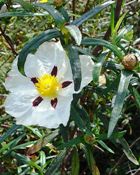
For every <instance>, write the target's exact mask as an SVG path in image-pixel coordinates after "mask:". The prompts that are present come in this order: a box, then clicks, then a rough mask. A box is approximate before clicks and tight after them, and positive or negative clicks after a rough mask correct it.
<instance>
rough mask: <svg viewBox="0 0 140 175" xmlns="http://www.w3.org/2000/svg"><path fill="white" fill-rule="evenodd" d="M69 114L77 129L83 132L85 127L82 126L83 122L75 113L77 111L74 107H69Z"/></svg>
mask: <svg viewBox="0 0 140 175" xmlns="http://www.w3.org/2000/svg"><path fill="white" fill-rule="evenodd" d="M70 114H71V118H72V119H73V120H74V122H75V123H76V125H77V126H78V127H79V129H80V130H82V131H84V130H85V126H84V123H83V120H82V119H81V117H80V114H79V113H78V112H77V110H76V108H75V107H74V105H72V106H71V112H70Z"/></svg>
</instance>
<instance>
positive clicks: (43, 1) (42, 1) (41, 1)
mask: <svg viewBox="0 0 140 175" xmlns="http://www.w3.org/2000/svg"><path fill="white" fill-rule="evenodd" d="M39 2H40V3H45V2H48V0H39Z"/></svg>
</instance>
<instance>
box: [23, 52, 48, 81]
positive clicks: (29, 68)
mask: <svg viewBox="0 0 140 175" xmlns="http://www.w3.org/2000/svg"><path fill="white" fill-rule="evenodd" d="M24 70H25V74H26V76H27V77H30V78H32V77H40V76H42V75H43V74H45V73H46V70H45V67H44V65H43V63H42V62H41V61H40V60H39V59H38V57H37V56H36V55H33V54H29V55H28V56H27V58H26V62H25V66H24Z"/></svg>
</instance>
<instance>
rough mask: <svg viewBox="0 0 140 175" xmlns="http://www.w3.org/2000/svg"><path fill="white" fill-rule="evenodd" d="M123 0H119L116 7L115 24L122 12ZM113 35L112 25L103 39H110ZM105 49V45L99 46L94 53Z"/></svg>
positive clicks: (96, 53)
mask: <svg viewBox="0 0 140 175" xmlns="http://www.w3.org/2000/svg"><path fill="white" fill-rule="evenodd" d="M122 3H123V0H117V4H116V8H115V24H116V23H117V21H118V19H119V16H120V12H121V6H122ZM110 36H111V27H110V26H109V28H108V30H107V32H106V33H105V35H104V37H103V39H104V40H109V38H110ZM102 50H103V46H97V47H96V48H95V49H94V50H93V55H94V56H97V55H98V54H100V53H101V52H102Z"/></svg>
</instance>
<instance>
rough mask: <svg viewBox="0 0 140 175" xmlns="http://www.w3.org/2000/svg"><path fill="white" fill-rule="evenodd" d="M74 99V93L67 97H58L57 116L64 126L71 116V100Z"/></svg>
mask: <svg viewBox="0 0 140 175" xmlns="http://www.w3.org/2000/svg"><path fill="white" fill-rule="evenodd" d="M72 100H73V95H70V96H67V97H61V96H59V97H58V104H57V106H56V117H57V118H59V120H60V123H62V124H63V125H64V126H66V125H67V122H68V120H69V118H70V109H71V102H72Z"/></svg>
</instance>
